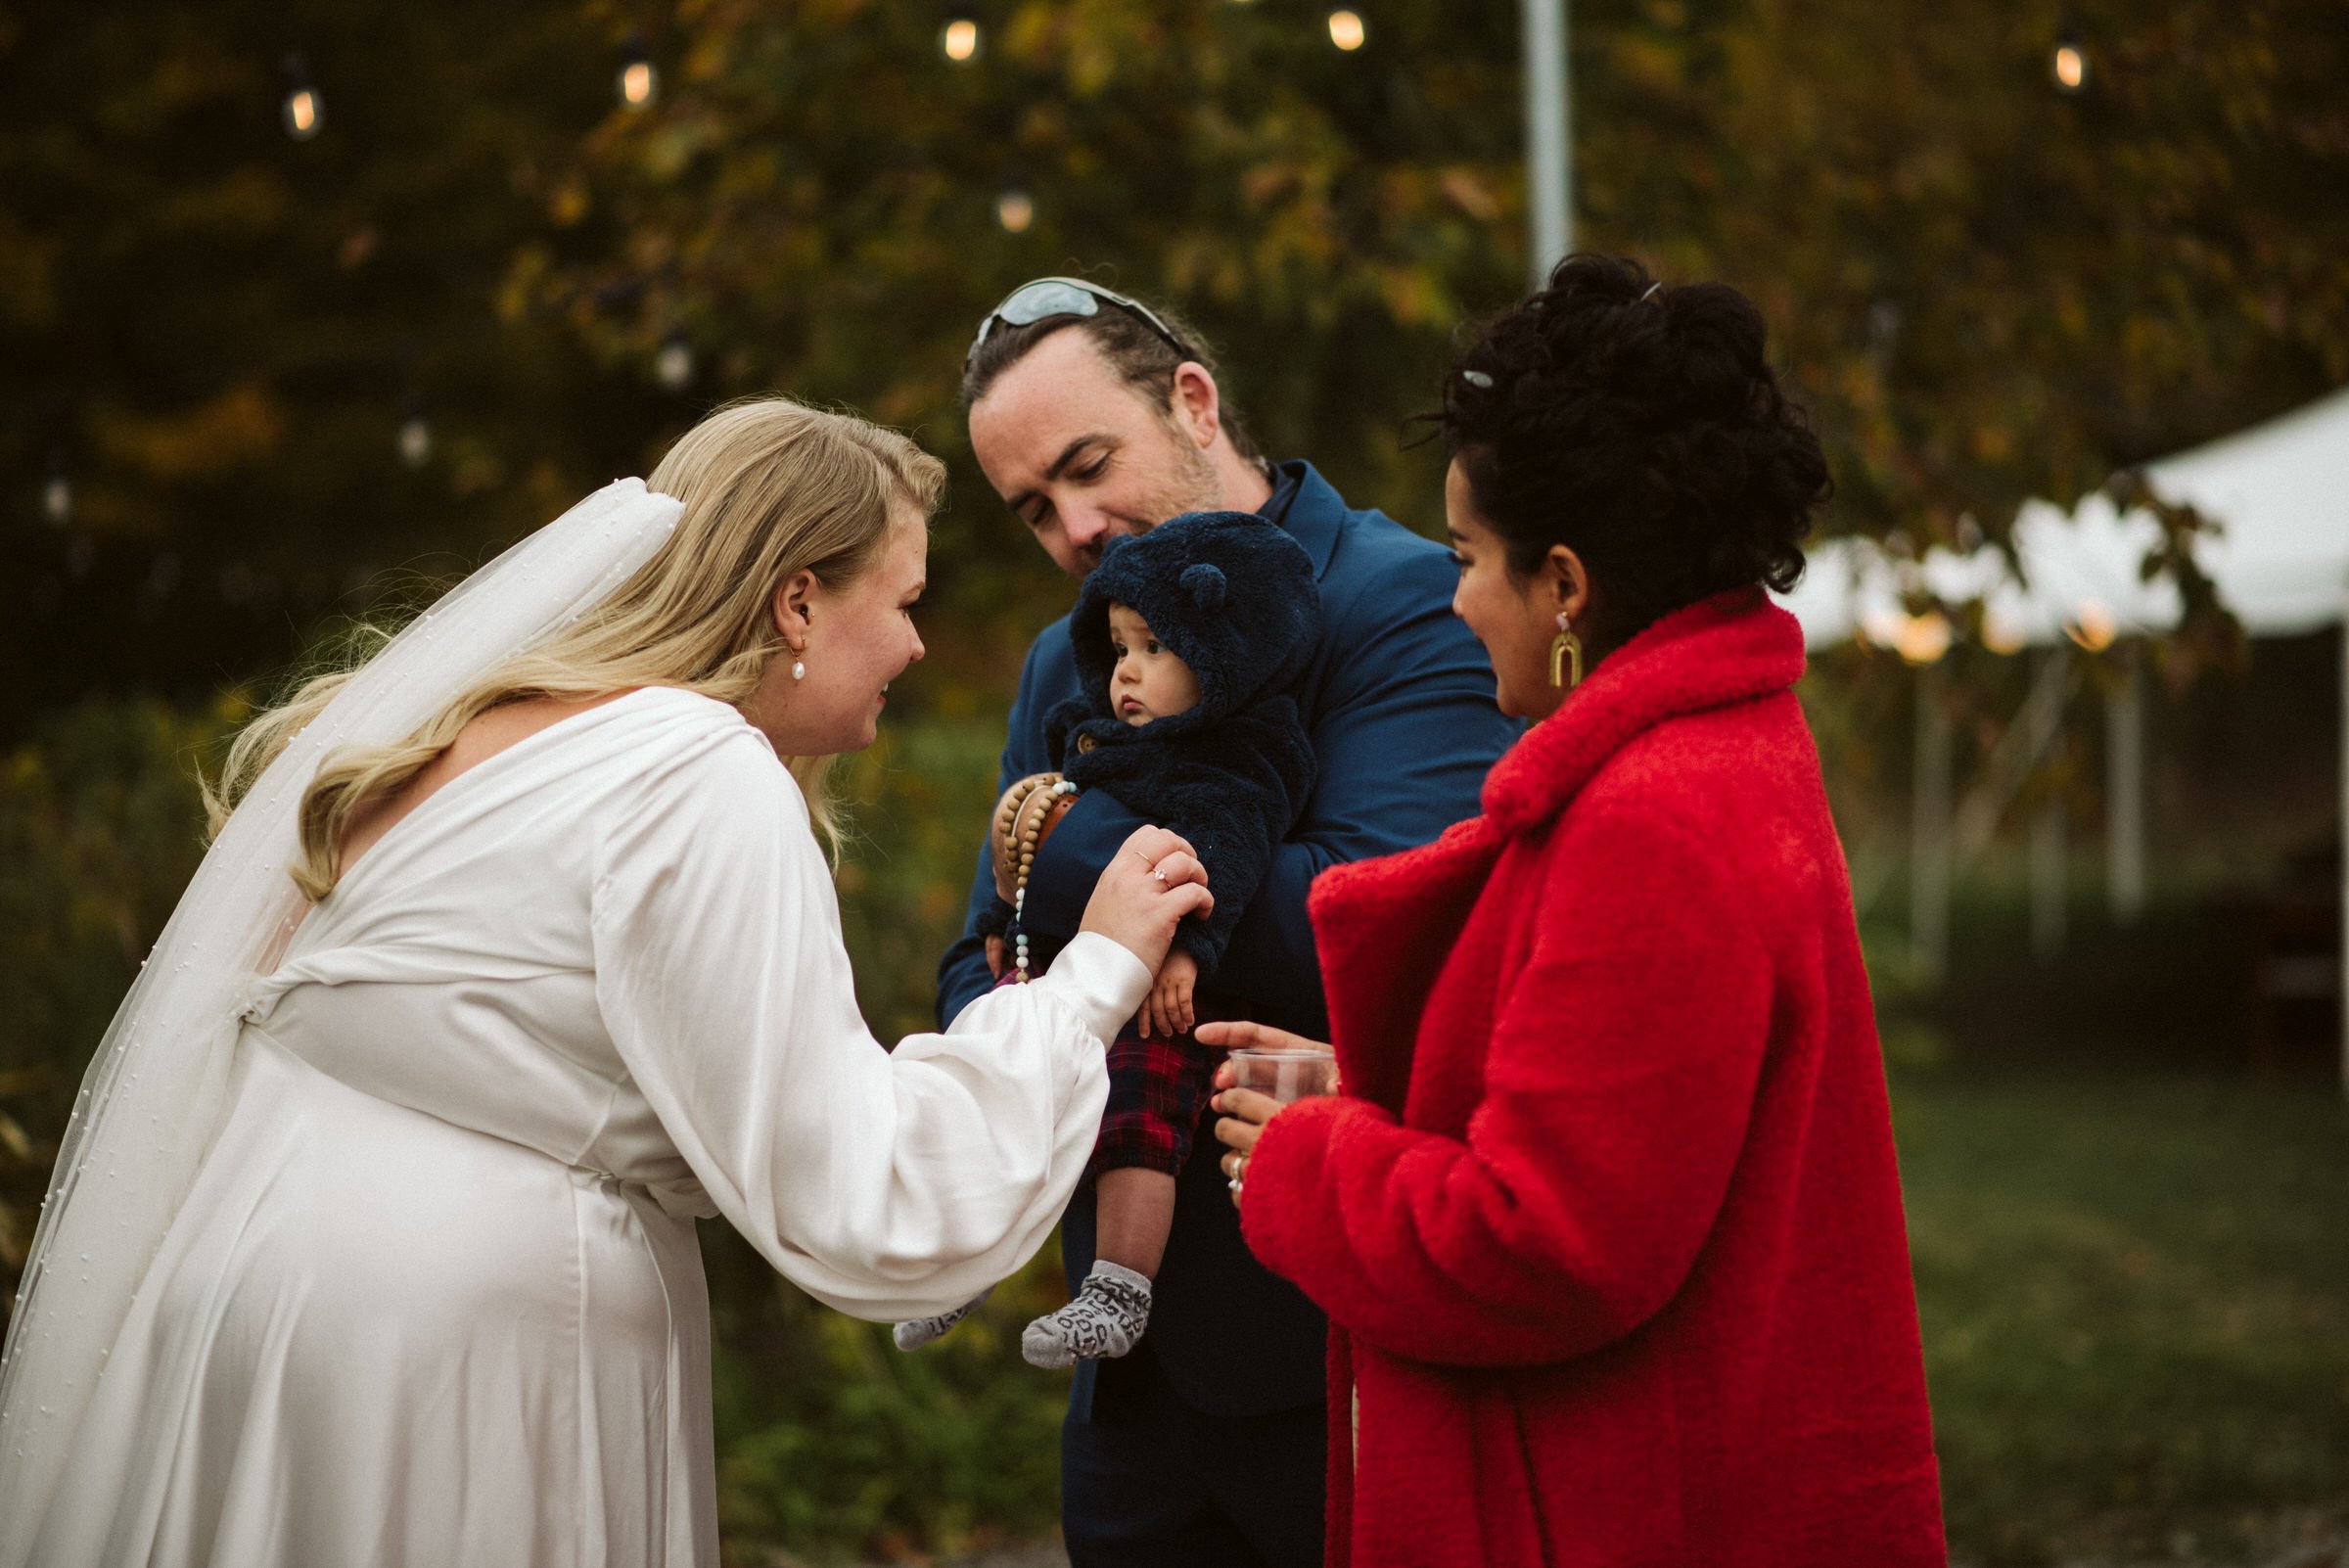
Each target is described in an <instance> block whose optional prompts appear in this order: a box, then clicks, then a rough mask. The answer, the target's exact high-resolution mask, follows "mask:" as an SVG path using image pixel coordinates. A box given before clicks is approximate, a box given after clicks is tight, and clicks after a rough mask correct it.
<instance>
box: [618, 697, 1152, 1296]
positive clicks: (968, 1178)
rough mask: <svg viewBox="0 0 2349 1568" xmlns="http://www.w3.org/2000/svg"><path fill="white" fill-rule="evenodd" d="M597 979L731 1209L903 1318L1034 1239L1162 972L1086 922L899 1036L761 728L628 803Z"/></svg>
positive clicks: (674, 762)
mask: <svg viewBox="0 0 2349 1568" xmlns="http://www.w3.org/2000/svg"><path fill="white" fill-rule="evenodd" d="M599 859H600V866H599V872H598V875H597V877H596V881H595V888H594V895H593V931H594V948H595V965H596V992H597V997H598V1000H599V1002H600V1004H601V1006H602V1009H603V1014H604V1019H605V1023H606V1025H607V1027H608V1028H609V1029H610V1031H611V1035H612V1038H613V1040H614V1042H615V1044H616V1045H617V1047H618V1049H619V1051H620V1055H621V1057H622V1061H623V1062H624V1063H625V1065H626V1067H627V1070H628V1072H629V1073H630V1075H631V1076H632V1077H633V1078H634V1080H635V1082H636V1084H637V1085H638V1086H639V1087H640V1088H641V1090H642V1091H643V1093H644V1095H645V1098H646V1099H647V1100H648V1101H649V1102H650V1103H651V1105H652V1107H653V1109H654V1110H655V1112H656V1113H657V1114H658V1115H659V1116H660V1118H661V1121H662V1124H663V1126H664V1128H665V1129H666V1130H668V1134H669V1135H670V1137H671V1138H672V1139H673V1140H674V1141H675V1143H676V1146H677V1149H678V1152H679V1153H680V1154H682V1155H683V1156H684V1158H685V1160H686V1162H687V1163H688V1164H689V1165H690V1166H691V1167H692V1169H693V1173H694V1175H695V1176H696V1177H697V1178H699V1179H700V1181H701V1182H702V1184H703V1185H704V1186H705V1187H706V1188H707V1189H708V1191H709V1193H710V1195H711V1198H712V1200H713V1201H714V1202H715V1204H716V1205H717V1208H718V1210H719V1212H720V1213H721V1214H723V1215H724V1216H725V1218H726V1219H727V1220H728V1221H730V1222H732V1223H733V1224H734V1226H735V1227H736V1228H737V1229H739V1230H741V1231H742V1233H743V1234H744V1235H745V1236H747V1237H749V1238H750V1240H751V1242H752V1244H753V1245H755V1246H756V1247H758V1248H759V1250H760V1252H761V1253H762V1254H764V1255H765V1257H766V1259H767V1261H768V1262H770V1263H771V1264H773V1265H774V1267H775V1268H777V1269H778V1270H779V1271H781V1272H782V1273H783V1274H784V1275H785V1276H786V1277H787V1278H789V1279H790V1280H791V1281H792V1282H793V1283H794V1284H797V1285H799V1286H800V1287H801V1288H802V1289H804V1290H806V1292H807V1293H808V1294H810V1295H812V1296H814V1297H816V1298H817V1299H818V1300H820V1301H823V1302H825V1303H827V1304H828V1305H830V1306H833V1307H836V1308H838V1309H840V1310H841V1311H842V1312H845V1313H849V1314H853V1315H855V1316H859V1317H867V1318H875V1319H887V1318H893V1317H896V1318H901V1317H913V1316H922V1315H926V1314H933V1313H939V1312H944V1311H945V1310H947V1309H948V1308H951V1307H955V1306H959V1305H961V1304H962V1303H963V1302H965V1301H968V1300H969V1299H970V1298H971V1297H973V1296H975V1295H977V1294H978V1293H979V1292H980V1291H981V1290H983V1289H985V1288H986V1287H988V1286H989V1285H991V1284H993V1283H994V1282H995V1281H997V1280H999V1279H1001V1278H1003V1277H1005V1276H1006V1275H1008V1274H1010V1273H1012V1272H1013V1271H1014V1270H1016V1269H1017V1268H1019V1267H1020V1266H1021V1265H1022V1264H1024V1263H1026V1262H1027V1261H1028V1259H1029V1258H1031V1257H1033V1256H1034V1255H1035V1253H1036V1249H1037V1248H1038V1247H1040V1246H1041V1245H1042V1244H1043V1241H1044V1238H1045V1237H1046V1236H1047V1235H1048V1234H1049V1233H1050V1232H1051V1229H1052V1226H1053V1224H1054V1223H1055V1222H1057V1221H1058V1219H1059V1218H1060V1213H1061V1210H1062V1209H1063V1208H1064V1207H1066V1205H1067V1203H1068V1199H1069V1196H1070V1194H1071V1193H1072V1192H1073V1191H1074V1190H1075V1187H1076V1184H1077V1181H1078V1178H1079V1177H1080V1176H1082V1173H1083V1170H1084V1165H1085V1162H1086V1160H1087V1159H1088V1158H1089V1156H1090V1155H1091V1152H1092V1147H1093V1140H1094V1135H1095V1132H1096V1130H1097V1128H1098V1125H1099V1122H1100V1117H1101V1109H1102V1105H1103V1102H1104V1101H1105V1100H1106V1098H1107V1096H1108V1078H1107V1072H1106V1069H1105V1067H1104V1063H1103V1042H1104V1041H1105V1040H1106V1039H1108V1038H1110V1037H1111V1036H1112V1035H1113V1033H1114V1032H1115V1030H1116V1029H1117V1027H1118V1025H1119V1024H1120V1023H1121V1022H1122V1021H1123V1020H1125V1019H1126V1018H1127V1017H1128V1016H1130V1015H1131V1014H1132V1012H1133V1011H1134V1009H1135V1008H1136V1007H1138V1006H1139V1005H1140V1004H1141V999H1142V996H1143V993H1144V992H1146V991H1147V989H1148V987H1149V983H1150V973H1149V971H1148V970H1147V969H1145V968H1144V967H1143V966H1142V964H1141V962H1140V960H1138V959H1137V958H1135V957H1134V956H1133V955H1132V954H1131V953H1129V952H1128V951H1127V950H1126V949H1125V948H1124V947H1122V946H1120V945H1117V944H1116V943H1115V942H1112V941H1110V940H1109V939H1108V938H1106V937H1101V936H1098V935H1089V934H1088V935H1084V936H1081V937H1079V938H1078V939H1077V940H1076V941H1075V942H1073V943H1071V944H1070V945H1069V946H1068V947H1067V948H1066V949H1065V950H1064V951H1063V952H1062V953H1061V955H1060V957H1059V959H1058V960H1057V961H1056V962H1055V963H1054V964H1053V966H1052V968H1051V971H1050V972H1049V973H1047V974H1045V975H1043V976H1041V977H1039V978H1038V979H1037V980H1036V981H1035V982H1033V983H1031V984H1029V985H1026V986H1012V987H1005V988H1004V989H1002V990H1000V991H996V992H991V993H990V994H988V995H986V996H983V997H981V998H980V999H979V1000H978V1001H976V1002H974V1003H972V1004H971V1005H970V1006H969V1007H968V1008H967V1009H965V1010H964V1012H963V1014H962V1016H961V1017H959V1018H958V1019H956V1020H955V1023H954V1026H953V1027H952V1028H951V1029H949V1030H948V1031H946V1032H945V1033H944V1034H943V1035H914V1036H909V1037H908V1038H905V1039H904V1040H903V1041H901V1042H899V1044H898V1047H897V1049H896V1050H895V1051H894V1052H892V1051H887V1050H884V1049H883V1048H882V1047H881V1045H880V1043H879V1042H878V1041H877V1040H875V1039H874V1038H873V1035H872V1032H871V1031H870V1030H869V1029H868V1028H867V1027H866V1025H865V1022H864V1019H863V1017H862V1016H861V1015H860V1014H859V1013H858V1011H857V1008H856V997H855V991H854V985H853V978H852V975H851V973H850V969H849V955H848V951H847V949H846V947H845V946H844V945H843V944H842V938H841V927H840V909H839V904H838V901H837V899H836V897H835V894H834V891H833V885H832V878H831V873H830V868H829V866H828V865H827V864H826V862H825V859H824V856H823V853H822V852H821V851H820V850H819V849H818V847H817V845H816V842H815V838H814V835H813V833H812V831H811V830H810V828H809V824H808V818H807V811H806V803H805V802H804V801H803V800H802V798H801V796H800V794H799V791H798V788H797V786H796V785H795V784H794V783H793V781H792V779H791V776H790V774H789V773H788V772H786V771H785V770H784V768H783V767H782V766H781V764H780V763H778V762H777V761H776V760H775V758H774V756H773V754H772V753H771V752H769V751H768V750H767V749H766V747H765V744H764V742H763V741H761V740H760V738H759V737H758V736H757V735H756V734H755V733H754V732H752V731H749V730H747V729H745V730H736V731H734V732H732V733H731V734H725V735H720V736H717V737H714V738H713V739H712V740H711V741H709V742H708V743H707V744H704V745H702V746H700V747H698V748H693V749H690V750H689V754H688V755H683V756H678V757H673V758H671V759H668V760H666V761H664V763H663V765H662V767H661V769H660V770H659V773H658V775H657V776H655V777H653V778H651V779H650V780H648V781H647V782H646V783H645V784H644V785H643V787H642V789H641V791H640V792H639V793H638V795H637V796H636V797H635V798H634V799H632V800H630V801H628V802H626V803H625V804H624V806H623V807H622V808H621V809H619V810H616V811H615V812H614V822H613V824H612V828H611V831H610V833H609V836H608V838H607V841H606V842H605V844H604V845H603V846H602V848H601V853H600V856H599Z"/></svg>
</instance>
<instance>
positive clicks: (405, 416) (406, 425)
mask: <svg viewBox="0 0 2349 1568" xmlns="http://www.w3.org/2000/svg"><path fill="white" fill-rule="evenodd" d="M399 460H400V461H401V462H403V463H405V464H407V466H408V467H410V468H422V467H424V465H425V464H427V463H429V462H431V461H432V460H433V427H432V426H431V425H429V424H427V423H426V422H425V417H424V399H423V398H421V397H419V396H417V394H416V393H414V392H410V393H408V395H407V397H406V399H405V400H404V401H402V402H401V404H400V408H399Z"/></svg>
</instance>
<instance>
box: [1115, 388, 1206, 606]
mask: <svg viewBox="0 0 2349 1568" xmlns="http://www.w3.org/2000/svg"><path fill="white" fill-rule="evenodd" d="M1166 432H1167V442H1168V447H1169V449H1170V450H1171V451H1172V452H1173V453H1174V468H1175V472H1174V478H1173V479H1172V480H1171V481H1170V482H1169V484H1168V485H1167V487H1166V489H1165V490H1164V491H1163V492H1161V493H1160V494H1157V495H1154V496H1152V497H1150V498H1149V501H1148V503H1147V506H1146V511H1147V512H1148V514H1149V517H1148V520H1147V521H1146V522H1139V523H1138V526H1137V527H1136V528H1135V530H1134V531H1135V532H1136V533H1147V532H1149V531H1150V530H1152V529H1154V528H1156V527H1158V526H1159V525H1160V524H1161V523H1165V522H1169V521H1171V520H1173V519H1174V518H1178V517H1180V516H1182V515H1183V514H1184V513H1185V512H1214V511H1219V510H1221V508H1222V505H1223V484H1222V482H1221V480H1219V479H1217V478H1216V465H1215V460H1214V459H1213V458H1210V457H1209V456H1208V455H1207V453H1206V452H1205V451H1204V450H1203V449H1201V447H1200V446H1199V444H1198V443H1197V442H1196V441H1194V440H1192V439H1191V438H1190V436H1189V435H1188V433H1186V432H1185V431H1183V430H1182V429H1181V428H1179V427H1178V426H1177V425H1176V424H1175V423H1174V416H1173V415H1172V414H1169V415H1168V416H1167V420H1166ZM1108 543H1109V540H1107V539H1103V540H1101V541H1100V542H1099V543H1098V544H1095V545H1092V546H1091V547H1090V548H1088V549H1086V550H1084V551H1082V552H1081V553H1082V558H1083V561H1084V570H1085V571H1086V572H1088V573H1089V572H1091V571H1092V570H1093V568H1095V567H1097V566H1099V565H1100V564H1101V552H1102V550H1103V549H1104V548H1106V547H1107V545H1108Z"/></svg>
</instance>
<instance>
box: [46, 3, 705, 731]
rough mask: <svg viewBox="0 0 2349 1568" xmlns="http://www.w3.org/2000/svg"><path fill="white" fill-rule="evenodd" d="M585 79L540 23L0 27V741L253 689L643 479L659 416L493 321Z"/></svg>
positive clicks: (89, 16) (182, 21)
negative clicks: (391, 582)
mask: <svg viewBox="0 0 2349 1568" xmlns="http://www.w3.org/2000/svg"><path fill="white" fill-rule="evenodd" d="M296 48H299V51H300V53H301V57H302V66H303V69H304V70H305V71H306V76H307V80H308V82H309V84H311V85H312V86H313V87H314V91H315V94H316V97H315V100H314V107H315V112H316V115H317V118H316V121H315V123H314V125H313V127H312V133H311V134H310V135H309V136H308V137H307V138H306V139H297V138H296V137H294V136H293V135H291V134H290V132H289V127H288V121H287V119H286V117H285V115H286V108H285V105H286V99H287V96H288V92H289V88H290V87H291V86H292V85H293V83H292V81H291V79H290V76H289V73H288V70H287V66H286V62H287V57H288V56H289V54H290V53H291V52H292V51H293V50H295V49H296ZM614 69H615V66H614V65H613V64H612V63H611V61H610V48H609V45H608V43H607V41H606V40H605V39H604V37H603V35H602V34H601V32H599V31H598V30H597V29H596V28H595V27H594V26H593V25H591V24H589V23H588V22H587V21H586V20H585V19H584V18H583V17H582V16H581V15H580V13H579V10H578V7H577V6H576V4H568V3H567V4H552V3H545V0H540V3H535V4H531V3H525V4H519V5H496V6H492V5H485V4H479V3H468V0H420V3H419V4H415V5H409V6H402V7H393V8H390V9H383V8H364V7H362V8H352V7H348V6H333V5H325V4H316V3H297V4H295V5H292V6H286V5H260V4H254V3H251V0H210V3H207V4H201V5H199V4H192V3H186V0H122V3H120V4H109V5H107V6H104V7H79V6H63V5H26V4H19V3H15V0H5V3H0V80H4V81H5V82H6V84H7V90H6V92H5V93H0V364H4V365H6V366H7V372H6V374H5V376H0V476H4V479H0V550H5V552H6V557H7V560H8V563H9V570H8V571H7V572H5V573H0V735H6V734H11V733H21V732H22V728H23V724H24V723H25V722H27V720H28V717H29V715H31V713H32V712H33V711H34V710H36V709H38V708H42V707H48V706H54V705H60V704H63V703H66V702H69V701H70V700H72V699H73V698H75V697H77V696H79V695H81V694H84V693H88V692H92V691H120V690H126V689H127V690H148V691H160V692H162V693H166V694H169V695H172V696H176V697H182V698H190V697H195V696H198V695H200V694H202V693H204V692H206V691H207V690H209V689H210V688H212V687H214V686H216V685H218V684H219V683H221V682H222V681H224V680H232V679H242V678H247V677H250V676H252V675H253V674H254V673H257V672H260V671H265V670H268V669H273V668H275V667H276V666H278V665H281V664H283V663H284V662H285V661H286V660H287V659H289V658H290V657H291V656H292V655H293V654H294V653H295V652H296V651H297V650H299V648H300V647H301V646H302V645H303V642H304V640H305V639H306V638H307V636H308V635H309V634H310V632H311V630H312V629H313V627H314V625H315V623H316V622H317V620H318V619H319V618H320V617H321V616H322V615H323V614H326V613H327V612H329V611H331V610H334V609H336V608H338V607H344V606H346V605H347V606H349V607H354V608H355V607H357V606H358V605H360V604H362V603H363V602H364V596H363V595H354V594H353V590H354V589H356V588H358V587H359V585H360V584H362V583H364V582H365V581H366V580H367V579H368V578H369V577H370V576H372V575H373V574H376V573H378V572H381V571H383V570H385V569H389V568H406V567H409V566H411V565H414V564H417V563H418V562H419V561H420V559H421V560H422V561H423V563H424V564H426V565H427V566H429V567H430V568H432V569H434V570H453V569H455V568H457V567H460V566H462V565H464V564H465V563H468V562H470V561H472V560H475V559H477V558H478V557H479V556H480V554H481V553H482V552H483V551H484V549H485V548H486V547H487V546H488V545H490V544H492V543H494V542H498V541H502V540H503V539H505V538H509V537H511V536H513V535H515V534H516V533H518V532H519V531H520V530H523V529H524V528H526V527H528V526H530V524H532V523H534V522H538V521H543V519H544V517H545V516H546V515H548V514H550V513H551V511H552V510H554V509H556V508H559V507H560V506H561V505H563V504H564V503H566V502H567V501H569V500H570V499H572V498H575V497H576V495H577V494H579V493H580V492H581V491H583V490H584V489H585V488H587V487H588V486H589V485H590V484H593V483H595V482H597V481H599V480H601V479H604V478H608V477H609V476H610V475H612V474H613V473H616V472H633V471H636V470H638V469H639V468H640V466H641V463H642V458H643V452H644V448H645V443H646V438H647V437H648V436H649V435H650V434H652V433H653V432H654V431H656V430H657V429H659V428H660V427H661V426H662V424H663V423H664V422H666V421H674V420H676V419H679V418H681V417H683V415H684V414H686V413H688V412H689V410H685V409H683V408H681V407H680V406H678V404H677V400H676V399H674V398H672V397H668V396H665V395H663V394H662V393H660V392H658V391H656V390H655V389H654V388H652V387H651V385H650V384H649V382H648V380H647V378H646V376H645V375H644V374H643V372H642V371H638V372H637V373H636V374H635V375H633V376H630V375H627V374H622V373H615V374H612V375H602V374H598V373H596V372H595V370H594V368H593V366H592V365H590V364H589V363H588V362H587V360H586V359H585V357H584V356H583V355H582V354H581V353H580V352H579V351H578V349H577V348H576V346H575V345H574V343H573V342H572V340H571V337H570V335H569V334H568V332H566V331H565V330H564V329H563V327H562V325H561V324H560V323H556V322H545V321H535V320H528V319H521V320H511V321H509V320H503V319H501V318H500V316H499V315H498V313H497V310H496V296H497V290H498V286H499V283H500V281H501V279H502V278H503V276H504V274H505V271H506V269H507V267H508V265H509V263H510V260H511V257H512V254H513V253H514V251H515V249H516V248H517V247H518V246H520V245H521V244H523V243H524V242H525V241H526V240H528V239H530V238H532V237H534V236H535V235H536V234H537V233H538V232H539V231H540V229H541V228H543V227H544V220H543V216H542V208H541V207H540V204H539V202H538V200H537V199H536V192H537V187H538V185H539V183H540V182H541V181H542V179H543V178H544V175H543V173H542V171H543V170H546V169H549V168H553V167H557V166H559V165H561V164H562V163H563V162H564V161H566V160H567V159H568V157H569V155H570V151H571V149H572V148H573V147H574V146H575V145H576V142H577V139H578V138H579V136H580V135H581V134H583V133H584V131H585V130H586V129H587V128H589V127H591V126H593V125H594V124H595V123H596V122H597V121H598V119H599V118H600V117H601V116H602V115H603V113H604V110H605V107H606V106H607V105H609V104H610V103H611V102H612V101H613V97H614V91H613V72H614ZM581 238H583V239H584V238H587V236H584V235H583V236H581ZM418 422H420V423H418ZM411 425H414V426H415V428H408V427H409V426H411ZM403 445H404V448H405V449H404V450H403ZM59 482H62V490H61V487H60V483H59ZM53 492H55V493H53ZM61 501H62V502H64V503H65V504H64V505H54V503H56V502H61ZM430 552H450V553H447V554H440V555H438V556H436V555H433V554H431V553H430Z"/></svg>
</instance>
